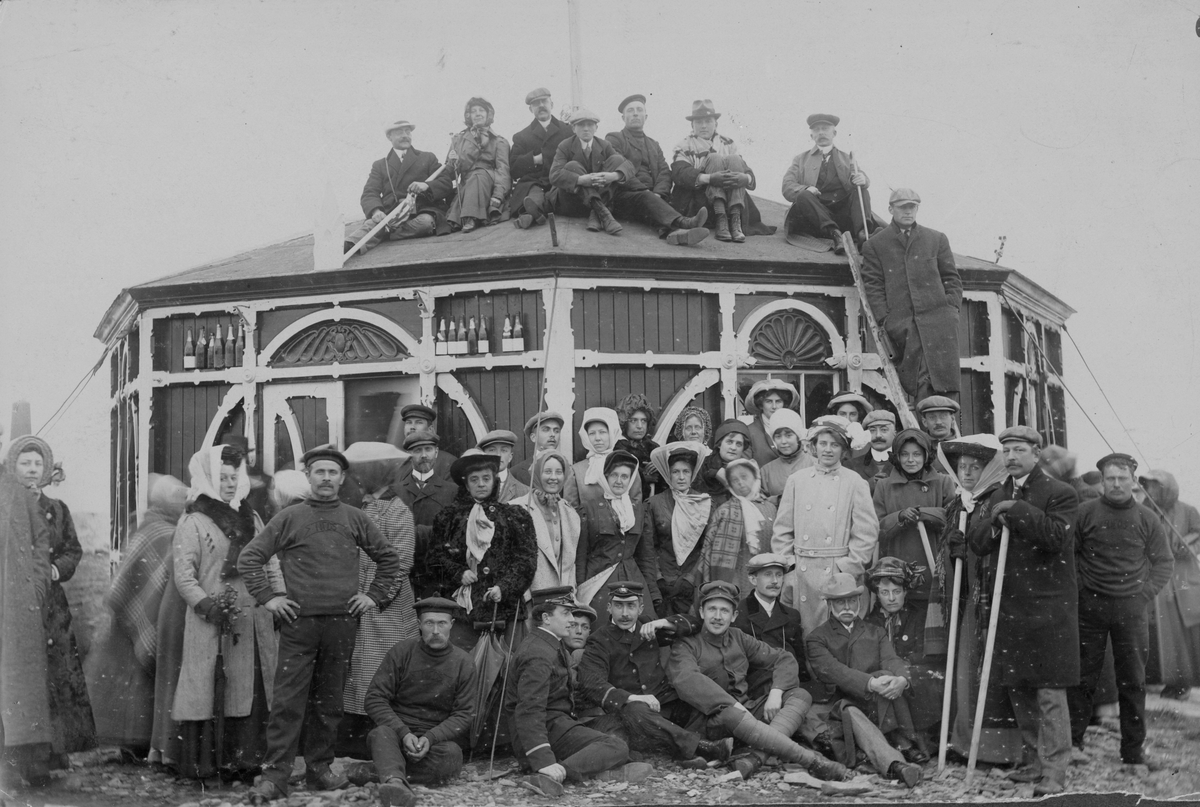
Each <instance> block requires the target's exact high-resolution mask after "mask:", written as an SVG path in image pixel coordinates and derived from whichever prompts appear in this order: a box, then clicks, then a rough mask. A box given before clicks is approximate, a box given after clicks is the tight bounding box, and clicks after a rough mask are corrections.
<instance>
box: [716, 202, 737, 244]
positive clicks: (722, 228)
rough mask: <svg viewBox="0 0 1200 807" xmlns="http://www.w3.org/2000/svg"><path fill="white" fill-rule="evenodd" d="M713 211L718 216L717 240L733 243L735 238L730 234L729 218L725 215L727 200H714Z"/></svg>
mask: <svg viewBox="0 0 1200 807" xmlns="http://www.w3.org/2000/svg"><path fill="white" fill-rule="evenodd" d="M713 211H714V212H715V213H716V214H717V240H718V241H732V240H733V236H732V235H731V234H730V232H729V216H727V215H725V200H724V199H714V200H713Z"/></svg>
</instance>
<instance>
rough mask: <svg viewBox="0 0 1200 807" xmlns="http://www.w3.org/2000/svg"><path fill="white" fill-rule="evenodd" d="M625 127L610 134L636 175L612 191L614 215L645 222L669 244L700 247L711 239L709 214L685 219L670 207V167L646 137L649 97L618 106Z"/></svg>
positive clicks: (655, 143) (633, 98)
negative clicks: (656, 229) (705, 224)
mask: <svg viewBox="0 0 1200 807" xmlns="http://www.w3.org/2000/svg"><path fill="white" fill-rule="evenodd" d="M617 111H618V112H620V113H621V116H622V117H623V118H624V120H625V128H624V129H622V130H621V131H619V132H609V133H608V134H607V135H606V136H605V138H604V139H605V140H607V141H608V142H609V143H612V145H613V148H615V149H616V150H617V153H618V154H621V155H622V156H623V157H625V159H627V160H629V163H630V164H631V165H632V166H633V168H634V170H635V171H636V172H637V173H636V175H635V176H634V177H633V179H631V180H629V181H628V182H626V183H625V184H624V185H622V186H621V187H620V188H617V189H616V190H615V191H614V192H613V204H614V206H615V207H614V209H613V210H614V213H615V214H616V215H617V216H619V217H620V218H630V219H634V220H637V221H644V222H646V223H648V224H652V225H656V226H657V227H658V237H659V238H665V239H667V243H668V244H679V245H685V246H686V245H689V244H699V243H700V242H701V241H703V240H704V239H705V238H707V237H708V229H707V228H706V227H705V226H704V222H705V221H706V220H707V219H708V211H707V210H705V209H703V208H702V209H701V210H700V211H699V212H698V213H696V215H695V216H687V217H685V216H682V215H680V214H679V212H678V211H677V210H675V208H673V207H671V204H670V198H671V168H670V166H668V165H667V158H666V157H664V156H663V151H662V147H661V146H659V145H658V141H656V140H653V139H652V138H650V137H647V136H646V132H645V131H644V129H643V127H644V126H645V125H646V117H647V116H646V96H644V95H631V96H629V97H628V98H626V99H625V100H624V101H622V102H621V103H620V104H619V105H618V106H617Z"/></svg>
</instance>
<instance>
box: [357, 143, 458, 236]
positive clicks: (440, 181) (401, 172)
mask: <svg viewBox="0 0 1200 807" xmlns="http://www.w3.org/2000/svg"><path fill="white" fill-rule="evenodd" d="M415 128H416V124H413V123H409V122H408V121H406V120H398V121H396V122H395V123H393V124H392V125H391V126H388V127H387V128H386V129H384V130H383V133H384V134H385V135H386V136H387V139H388V140H390V141H391V142H392V148H391V150H390V151H388V153H387V156H386V157H384V158H383V159H382V160H376V161H375V162H374V163H373V164H372V165H371V173H370V174H368V175H367V184H366V185H364V186H363V192H362V198H361V199H360V200H359V203H360V204H361V205H362V211H363V215H364V216H366V217H367V220H366V221H364V222H363V223H362V224H361V225H360V226H359V227H358V228H357V229H356V230H354V232H352V233H350V235H348V236H346V243H345V250H343V251H349V250H350V248H351V247H353V246H354V245H355V244H357V243H358V240H359V239H360V238H362V237H363V236H364V235H366V234H367V233H369V232H370V231H371V228H372V227H374V226H375V225H376V224H378V223H379V222H381V221H383V219H384V217H385V216H386V215H387V214H388V213H391V212H392V210H393V209H395V207H396V205H398V204H400V202H401V201H403V200H404V197H405V196H407V195H408V194H410V193H412V194H416V197H417V207H416V209H415V210H414V211H413V214H412V215H411V216H409V217H408V219H407V220H406V221H404V222H401V223H400V224H395V223H392V224H389V225H388V226H387V227H384V228H383V229H382V230H380V231H379V232H378V233H376V234H375V237H374V238H372V239H371V240H370V241H368V242H367V243H365V244H363V246H362V249H361V250H360V251H361V252H366V251H367V250H368V249H370V248H371V247H373V246H375V245H377V244H378V243H379V242H380V241H381V240H398V239H401V238H423V237H424V236H427V235H445V234H446V233H448V232H450V225H449V224H448V223H447V222H446V206H447V205H448V204H449V201H450V198H451V197H452V196H453V195H454V177H453V176H452V175H451V172H449V171H443V172H442V173H441V174H440V175H439V176H438V177H437V179H435V180H433V182H426V181H425V180H427V179H429V177H430V175H431V174H433V172H434V171H436V170H438V168H440V167H441V165H440V163H438V160H437V157H435V156H433V155H432V154H430V153H429V152H428V151H417V150H416V149H415V148H413V145H412V133H413V129H415Z"/></svg>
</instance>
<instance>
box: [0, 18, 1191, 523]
mask: <svg viewBox="0 0 1200 807" xmlns="http://www.w3.org/2000/svg"><path fill="white" fill-rule="evenodd" d="M583 7H584V8H583V26H582V32H583V33H582V38H583V55H584V98H583V100H584V101H585V103H586V104H587V105H588V106H589V107H591V108H593V109H594V110H595V111H596V112H598V113H599V114H600V115H601V116H602V118H603V120H602V121H601V124H600V126H601V132H605V131H611V130H614V129H618V128H620V120H619V115H618V114H617V112H616V104H617V102H618V101H619V100H620V99H621V98H623V97H624V96H626V95H628V94H630V93H634V92H642V93H645V94H646V95H647V96H648V97H649V104H648V106H649V110H650V119H649V121H648V124H647V131H648V133H649V134H650V135H651V136H652V137H655V138H656V139H658V140H659V141H660V142H661V143H663V145H664V147H665V148H666V149H668V150H669V149H670V147H671V145H672V144H674V143H675V142H676V141H677V140H679V139H680V138H681V137H682V136H683V135H684V134H685V133H686V130H687V122H686V121H685V120H684V116H685V115H686V114H688V112H689V110H690V106H691V101H692V100H693V99H696V98H711V99H712V100H713V101H714V103H715V104H716V107H717V109H718V110H719V111H721V112H722V113H723V117H722V118H721V121H720V127H721V129H720V130H721V131H722V132H723V133H724V134H726V135H729V136H731V137H734V138H735V139H736V140H737V141H738V142H739V144H740V148H741V151H742V152H743V153H744V154H745V155H746V158H747V160H748V162H749V163H750V165H751V166H752V167H753V168H754V169H755V172H756V173H757V175H758V177H759V189H758V191H757V194H758V195H760V196H765V197H768V198H771V199H776V200H780V201H781V200H782V199H781V197H780V195H779V179H780V178H781V177H782V175H783V172H784V171H785V170H786V168H787V166H788V164H789V162H790V160H791V158H792V157H793V156H794V155H795V154H796V153H797V152H799V151H800V150H802V149H803V148H804V147H805V146H806V145H809V144H810V141H809V140H808V132H807V128H806V126H805V125H804V118H805V117H806V116H807V115H808V114H810V113H812V112H831V113H835V114H838V115H840V116H841V117H842V123H841V126H840V127H839V135H838V145H839V146H841V147H842V148H844V149H853V150H854V151H855V153H856V155H857V156H858V158H859V160H860V161H861V163H862V165H863V167H864V169H865V170H866V171H867V173H868V174H869V175H870V176H871V179H872V182H873V187H874V189H875V192H876V202H875V210H876V212H878V213H880V214H886V194H887V190H886V189H887V188H889V187H890V188H896V187H901V186H910V187H913V188H915V189H917V190H918V191H919V192H920V194H921V196H922V199H923V200H924V203H923V204H922V207H921V213H920V221H921V222H922V223H924V224H926V225H928V226H931V227H934V228H935V229H939V230H942V231H943V232H945V233H947V235H948V236H949V238H950V243H951V246H952V247H953V249H954V250H955V251H956V252H959V253H965V254H969V255H974V256H978V257H981V258H986V259H989V260H990V259H992V258H993V252H994V250H995V249H996V246H997V243H998V238H999V236H1001V235H1004V236H1007V238H1008V242H1007V246H1006V247H1005V251H1004V256H1003V260H1002V262H1003V263H1004V264H1005V265H1007V266H1010V267H1012V268H1015V269H1018V270H1019V271H1021V272H1023V273H1024V274H1026V275H1027V276H1029V277H1030V278H1032V279H1033V280H1034V281H1036V282H1037V283H1039V284H1041V285H1042V286H1044V287H1045V288H1047V289H1049V290H1050V291H1052V292H1053V293H1055V294H1057V295H1059V296H1060V297H1062V298H1063V299H1065V300H1066V301H1067V302H1068V303H1069V304H1070V305H1071V306H1073V307H1074V308H1076V309H1078V311H1079V313H1078V314H1077V315H1076V316H1074V317H1073V318H1072V319H1071V320H1070V321H1069V324H1068V328H1069V329H1070V332H1071V333H1072V334H1073V335H1074V337H1075V339H1076V341H1078V342H1079V343H1080V345H1081V346H1082V348H1083V351H1084V355H1085V356H1086V357H1087V359H1088V360H1089V362H1090V363H1091V366H1092V368H1093V370H1095V372H1096V375H1097V376H1098V378H1099V381H1100V384H1101V385H1103V387H1104V389H1105V390H1106V391H1107V393H1108V396H1109V398H1110V399H1111V400H1112V403H1113V404H1114V405H1115V407H1116V409H1117V412H1118V413H1119V414H1120V417H1121V419H1123V420H1124V422H1125V424H1126V425H1127V426H1128V427H1129V428H1130V429H1131V433H1132V439H1133V440H1134V441H1136V443H1137V446H1138V448H1139V449H1140V454H1141V455H1142V456H1144V457H1145V458H1146V459H1147V460H1148V461H1149V463H1150V465H1151V466H1152V467H1162V468H1166V469H1168V470H1172V471H1174V472H1175V473H1176V474H1177V475H1178V476H1179V477H1180V478H1181V481H1182V483H1183V487H1184V492H1183V498H1184V499H1188V498H1190V499H1192V500H1193V501H1197V502H1200V463H1198V462H1197V461H1196V454H1197V449H1198V448H1200V446H1198V444H1197V441H1196V440H1195V436H1196V417H1195V415H1194V404H1195V402H1196V400H1197V392H1198V390H1197V382H1196V381H1195V380H1194V377H1195V375H1196V370H1197V357H1196V347H1197V337H1196V331H1195V327H1196V326H1195V323H1196V317H1195V314H1194V311H1195V309H1196V302H1197V300H1196V298H1197V289H1198V287H1200V281H1198V280H1197V279H1196V270H1197V268H1198V266H1197V264H1198V261H1197V259H1196V257H1195V254H1194V251H1193V248H1192V247H1189V246H1188V245H1189V243H1191V242H1192V241H1193V240H1194V232H1195V230H1196V224H1197V221H1198V219H1200V215H1198V214H1200V210H1198V204H1197V192H1198V190H1200V137H1198V135H1200V37H1197V34H1196V22H1197V17H1198V16H1200V0H1188V2H1164V0H1153V1H1146V0H1143V1H1141V2H1137V1H1135V0H1110V1H1108V2H1094V3H1086V4H1080V5H1078V6H1077V5H1075V4H1066V3H1049V2H1045V0H1041V1H1039V2H1003V3H1000V2H995V3H985V2H972V3H963V2H944V3H943V2H923V1H922V0H913V1H912V2H905V3H898V2H897V3H876V4H867V3H857V2H842V1H839V2H800V1H799V0H787V1H786V2H753V1H751V2H741V3H729V2H723V3H716V2H706V1H705V0H690V2H660V3H654V2H647V1H645V0H642V1H640V2H619V1H616V0H613V1H610V2H604V3H600V2H586V3H583ZM539 85H545V86H547V87H549V88H550V89H551V91H552V92H553V93H554V95H555V97H556V99H557V100H558V103H559V104H560V105H562V104H564V103H567V102H569V100H570V84H569V71H568V38H567V12H566V2H565V0H540V1H538V2H521V3H516V2H512V3H496V2H438V3H415V2H399V1H397V0H392V1H391V2H351V1H350V0H342V1H340V2H327V0H321V1H320V2H295V1H290V2H273V1H270V0H268V1H267V2H254V3H252V2H244V1H243V0H238V1H237V2H232V1H228V2H217V1H212V2H183V1H182V0H175V1H174V2H114V1H113V0H106V1H105V2H59V1H58V0H36V2H35V1H34V0H9V1H8V2H4V3H3V4H0V110H3V111H2V112H0V275H2V278H3V281H2V288H3V292H4V293H3V302H2V303H0V305H2V306H3V309H2V316H0V321H2V323H3V324H2V326H0V328H2V330H0V338H2V339H3V342H2V345H3V347H2V348H0V421H2V422H3V423H4V426H5V430H6V431H7V430H8V421H9V416H8V412H9V409H10V406H11V402H12V401H13V400H15V399H20V398H24V399H27V400H29V401H30V402H31V403H32V405H33V410H34V416H33V420H34V426H35V428H36V427H37V426H38V425H40V424H41V423H42V422H43V421H44V420H45V419H46V418H48V417H49V416H50V414H51V412H52V411H53V410H54V409H55V407H57V406H58V404H59V403H60V402H61V401H62V400H63V399H64V398H65V397H66V396H67V394H68V393H69V392H70V390H71V388H72V387H73V386H74V385H75V383H76V382H77V381H78V380H79V379H80V377H81V376H82V375H83V374H84V373H85V372H86V370H87V369H88V368H89V367H91V365H92V364H93V363H94V362H95V361H96V359H97V358H98V357H99V355H100V353H101V350H102V346H101V345H100V343H99V342H97V341H95V340H94V339H93V338H92V332H93V330H94V329H95V327H96V325H97V323H98V322H99V320H100V318H101V316H102V315H103V313H104V311H105V309H106V308H107V306H108V305H109V303H110V302H112V300H113V298H114V297H115V296H116V295H117V294H118V293H119V292H120V290H121V288H123V287H126V286H132V285H136V284H138V283H141V282H144V281H147V280H151V279H153V278H157V277H160V276H162V275H165V274H170V273H173V272H177V271H180V270H183V269H186V268H189V267H191V266H195V265H197V264H201V263H204V262H206V261H208V260H212V259H217V258H221V257H223V256H227V255H231V254H234V253H237V252H241V251H244V250H246V249H249V248H253V247H255V246H261V245H264V244H268V243H272V242H275V241H279V240H282V239H285V238H289V237H292V236H295V235H299V234H301V233H304V232H310V231H311V229H312V226H313V221H314V214H315V210H316V208H317V205H318V203H319V201H320V198H321V194H322V193H323V191H324V189H325V188H326V186H327V185H328V186H331V187H332V188H333V190H334V193H335V196H336V199H337V202H338V205H339V207H340V208H341V210H342V211H343V213H344V215H345V217H346V219H347V220H350V219H351V218H353V217H354V216H357V215H360V213H359V211H358V206H357V200H358V196H359V193H360V191H361V189H362V183H363V180H364V179H365V178H366V176H367V172H368V170H369V168H370V164H371V161H372V160H374V159H377V158H379V157H381V156H382V155H383V154H384V152H385V151H386V149H387V147H388V145H387V142H386V140H385V139H384V136H383V134H382V131H381V129H382V126H383V124H384V123H385V122H387V121H391V120H394V119H396V118H400V117H404V118H408V119H410V120H413V121H415V122H416V123H417V127H418V128H417V130H416V133H415V145H416V146H417V148H421V149H426V150H431V151H434V152H435V153H437V154H438V155H439V156H441V155H444V153H445V151H446V148H447V146H448V142H449V135H450V133H451V132H453V131H456V130H458V129H460V128H462V109H463V105H464V103H465V101H466V100H467V98H469V97H470V96H472V95H483V96H484V97H486V98H488V99H489V100H490V101H491V102H492V103H493V104H494V105H495V106H496V109H497V114H496V129H497V130H498V131H499V132H500V133H502V134H504V135H505V136H509V135H511V133H513V132H515V131H517V130H519V129H520V128H522V127H524V126H525V125H527V123H528V121H529V118H530V115H529V113H528V111H527V109H526V108H525V107H524V105H523V103H522V102H523V98H524V95H525V93H526V92H527V91H528V90H530V89H532V88H533V87H536V86H539ZM1064 350H1065V352H1066V375H1067V383H1068V386H1069V387H1070V388H1071V390H1072V391H1073V392H1074V393H1075V395H1076V396H1078V398H1079V400H1080V401H1081V402H1082V404H1083V409H1081V408H1080V407H1077V406H1074V405H1072V406H1071V408H1070V410H1069V414H1068V417H1069V430H1070V437H1071V440H1070V442H1071V448H1072V450H1074V451H1076V452H1078V454H1079V455H1080V466H1081V468H1080V469H1081V470H1084V469H1086V468H1087V467H1090V465H1091V463H1092V462H1094V461H1095V459H1096V458H1097V457H1099V456H1100V455H1101V454H1102V453H1104V451H1105V450H1106V449H1105V445H1104V441H1103V440H1102V439H1101V437H1100V436H1099V434H1098V433H1097V432H1096V430H1095V429H1093V428H1092V427H1091V426H1090V425H1089V423H1088V421H1087V418H1086V417H1085V415H1084V411H1085V410H1086V412H1087V413H1088V414H1090V415H1091V416H1092V418H1094V419H1095V421H1096V423H1097V424H1098V425H1099V427H1100V430H1101V432H1103V434H1104V436H1105V437H1107V438H1108V440H1109V441H1111V442H1112V443H1113V444H1114V445H1115V446H1116V447H1117V448H1119V449H1123V450H1133V446H1132V443H1131V440H1130V438H1129V437H1127V436H1126V435H1125V434H1124V433H1123V431H1122V429H1121V428H1120V426H1119V425H1118V424H1117V421H1116V418H1115V417H1114V416H1113V414H1112V413H1111V412H1110V411H1109V409H1108V405H1107V404H1106V403H1105V402H1104V400H1103V398H1102V397H1101V394H1100V392H1099V390H1098V388H1097V385H1096V384H1095V383H1094V382H1093V381H1092V379H1091V378H1090V377H1089V376H1088V375H1087V373H1086V372H1085V371H1084V369H1083V367H1082V365H1081V363H1080V361H1079V358H1078V356H1077V354H1075V352H1074V350H1073V349H1072V347H1071V345H1070V343H1069V342H1067V343H1066V344H1065V348H1064ZM107 396H108V380H107V371H105V372H103V373H101V375H100V376H99V377H98V378H97V379H96V380H95V381H94V382H93V383H92V385H91V386H90V387H89V388H88V390H87V391H86V393H85V394H84V395H82V396H81V397H80V398H79V400H78V401H77V402H76V403H75V405H74V406H73V407H72V409H71V410H70V412H69V413H68V414H67V416H66V417H65V418H63V419H62V421H61V422H60V423H59V424H58V425H57V426H56V427H55V428H54V429H53V430H52V431H51V432H50V433H49V434H48V435H46V436H47V437H48V439H49V440H50V442H51V444H52V446H53V447H54V448H55V451H56V453H57V455H58V457H59V458H60V459H62V460H63V461H64V462H65V464H66V469H67V474H68V481H67V483H66V484H64V485H63V486H61V487H60V488H58V489H57V490H56V491H51V492H52V493H53V494H54V495H57V496H61V497H62V498H64V499H65V500H66V501H67V502H68V503H69V504H70V505H71V506H72V507H74V508H76V509H83V510H89V509H90V510H104V509H106V508H107V496H108V398H107Z"/></svg>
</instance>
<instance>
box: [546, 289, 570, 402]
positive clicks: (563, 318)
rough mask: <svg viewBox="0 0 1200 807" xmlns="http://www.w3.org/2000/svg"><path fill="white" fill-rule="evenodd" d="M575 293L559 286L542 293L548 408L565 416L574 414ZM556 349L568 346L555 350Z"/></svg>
mask: <svg viewBox="0 0 1200 807" xmlns="http://www.w3.org/2000/svg"><path fill="white" fill-rule="evenodd" d="M574 303H575V290H574V289H572V288H564V287H563V286H562V285H561V284H559V283H558V282H555V283H554V284H552V285H550V286H548V287H546V288H544V289H542V306H543V308H544V309H545V312H546V331H545V333H544V334H542V345H543V348H544V353H545V356H546V360H545V362H544V369H543V370H542V372H543V388H544V393H543V394H544V396H545V406H546V408H547V409H553V410H556V411H558V412H562V413H563V414H564V415H567V414H568V413H574V411H575V329H574V327H573V326H572V325H571V307H572V306H573V305H574ZM554 345H566V346H568V347H565V348H563V349H554Z"/></svg>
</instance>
